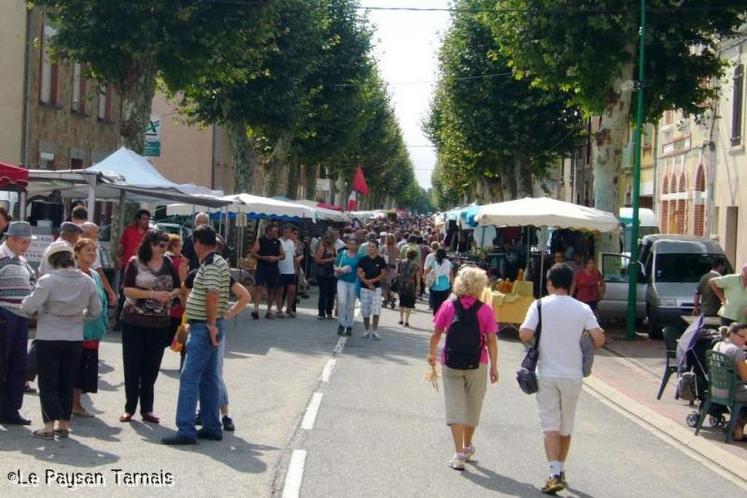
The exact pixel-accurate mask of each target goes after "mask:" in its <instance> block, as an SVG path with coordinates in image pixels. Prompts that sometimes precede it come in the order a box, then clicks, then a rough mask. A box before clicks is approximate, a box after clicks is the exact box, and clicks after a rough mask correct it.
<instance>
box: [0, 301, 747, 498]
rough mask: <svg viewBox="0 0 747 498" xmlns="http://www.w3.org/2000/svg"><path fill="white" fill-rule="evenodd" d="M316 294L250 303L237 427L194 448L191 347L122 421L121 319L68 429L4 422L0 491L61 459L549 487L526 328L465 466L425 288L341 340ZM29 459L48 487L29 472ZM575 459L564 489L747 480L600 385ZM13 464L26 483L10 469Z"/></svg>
mask: <svg viewBox="0 0 747 498" xmlns="http://www.w3.org/2000/svg"><path fill="white" fill-rule="evenodd" d="M311 304H315V295H314V294H312V299H309V300H305V301H303V308H299V317H298V318H297V319H295V320H290V319H286V320H284V321H282V320H275V321H269V320H259V321H252V320H251V319H250V318H249V314H248V312H247V313H245V314H244V315H242V317H241V318H240V319H239V320H238V321H237V323H236V324H233V323H231V324H229V327H228V343H227V352H226V362H225V378H226V382H227V384H228V389H229V397H230V407H231V415H232V416H233V417H234V421H235V422H236V426H237V430H236V432H235V433H233V434H231V433H224V439H223V441H222V442H211V441H202V442H200V443H199V444H198V445H197V446H196V447H187V448H173V447H166V446H162V445H161V444H159V440H160V438H161V437H162V436H164V435H168V434H170V433H171V431H172V430H173V427H174V423H173V417H174V413H175V405H176V393H177V390H178V378H177V369H178V355H177V354H175V353H173V352H171V351H167V352H166V354H165V357H164V362H163V367H162V369H161V375H160V377H159V379H158V382H157V384H156V388H157V392H156V413H157V414H159V415H160V416H161V417H162V424H161V425H150V424H145V423H142V422H141V421H139V420H137V421H134V422H132V423H131V424H120V423H119V422H118V421H117V418H118V416H119V414H120V412H121V410H122V408H123V402H124V393H123V381H122V366H121V352H120V344H119V342H120V341H119V339H120V336H119V334H118V333H111V334H110V335H109V336H108V337H107V338H106V340H105V343H104V344H102V349H101V358H102V362H103V365H102V368H101V375H102V380H101V382H100V391H99V393H98V394H96V395H93V396H92V399H93V407H94V410H93V411H94V413H96V414H97V418H95V419H90V420H88V419H78V418H76V419H74V420H73V434H72V435H71V437H70V439H68V440H61V441H54V442H49V443H47V442H42V441H39V440H37V439H34V438H32V437H31V436H30V432H31V429H30V428H18V427H5V429H4V430H3V431H2V432H0V442H1V443H0V452H1V454H2V457H1V458H2V459H1V460H0V461H1V462H2V465H1V466H0V470H2V472H3V473H2V482H1V483H0V494H2V495H3V496H9V495H10V493H13V494H17V495H18V496H29V495H31V494H34V495H35V496H37V495H44V496H47V495H49V496H51V495H53V494H54V495H57V494H58V493H59V492H60V487H74V484H73V482H72V481H71V478H72V477H73V476H72V475H70V474H67V475H65V474H63V473H72V472H78V473H92V474H91V475H92V476H96V474H95V473H97V472H99V473H101V478H102V479H103V484H102V481H99V484H100V486H105V488H104V489H102V488H101V487H87V486H84V485H78V486H77V488H78V489H77V491H78V492H81V493H83V495H84V496H93V495H101V494H102V492H106V493H108V494H111V495H112V496H131V495H141V494H143V493H145V494H146V495H148V496H151V495H152V496H176V495H184V493H189V494H193V495H196V496H219V495H220V496H281V495H283V492H284V491H285V494H286V496H297V495H296V494H294V491H296V490H298V489H299V488H298V486H300V496H303V497H322V496H334V497H345V496H394V495H399V496H453V495H461V496H489V495H495V494H496V493H497V494H498V496H541V495H540V494H539V492H538V486H539V485H540V484H541V483H542V481H543V480H544V478H545V474H546V465H545V462H544V455H543V451H542V442H541V436H540V432H539V427H538V422H537V415H536V409H535V405H534V399H533V397H529V396H526V395H524V394H522V393H521V392H520V391H519V389H518V388H517V386H516V385H515V381H514V378H513V372H514V370H515V368H516V365H517V364H518V363H519V361H520V355H521V352H522V346H521V345H520V344H519V343H518V342H517V341H516V338H515V335H512V334H511V333H510V332H509V333H506V334H505V336H502V337H501V340H500V341H499V351H500V352H499V357H500V375H501V378H500V382H499V384H498V385H497V386H496V387H491V388H489V389H488V394H487V396H486V399H485V404H484V407H483V414H482V422H481V426H480V427H479V428H478V430H477V434H476V439H475V442H476V446H477V455H476V460H477V461H476V462H475V463H474V464H471V465H468V467H467V471H466V472H463V473H462V472H457V471H454V470H452V469H450V468H448V466H447V462H448V459H449V458H450V457H451V454H452V451H453V448H452V445H451V440H450V436H449V433H448V430H447V427H446V426H445V425H444V423H443V417H444V415H443V398H442V394H441V393H440V392H439V393H437V392H435V391H434V389H433V388H432V387H431V385H430V384H429V383H428V382H427V381H426V380H425V378H424V374H425V372H426V370H427V364H426V362H425V361H424V356H425V352H426V351H427V341H428V334H429V332H428V330H429V324H430V314H429V313H428V312H427V311H426V310H424V308H425V307H426V305H425V303H422V302H419V303H418V308H419V309H418V311H417V312H416V313H415V315H413V317H412V324H413V327H412V328H411V329H404V328H403V327H400V326H398V325H396V322H397V320H398V319H399V315H398V313H395V312H394V311H391V310H386V311H384V312H383V315H382V324H381V334H382V338H383V340H382V341H374V340H371V339H362V338H361V337H360V332H361V329H362V326H361V325H360V323H359V322H357V323H356V329H355V331H354V335H353V337H351V338H348V339H347V340H345V341H342V342H341V343H340V344H338V336H337V335H336V334H335V328H336V327H335V322H332V321H323V322H321V321H317V320H316V319H315V316H314V315H315V310H314V309H313V308H312V307H311V306H310V305H311ZM336 347H338V348H339V349H342V351H341V353H338V354H335V353H334V350H335V348H336ZM330 360H331V361H330ZM315 393H319V394H315ZM307 406H308V407H309V409H308V410H307ZM317 408H318V413H317V412H316V409H317ZM24 412H25V414H26V415H28V416H30V417H31V418H32V419H34V422H35V423H38V422H39V419H40V414H39V407H38V400H37V398H36V396H27V397H26V399H25V404H24ZM306 412H308V413H306ZM136 418H138V417H136ZM294 450H295V451H294ZM304 452H305V453H304ZM303 456H305V459H304V458H303ZM114 469H121V471H115V470H114ZM732 470H733V471H737V470H738V469H732ZM31 473H36V474H37V476H38V480H39V482H38V483H37V484H36V485H35V486H34V485H30V484H28V483H29V482H31V481H32V479H30V474H31ZM135 473H149V474H154V473H155V480H153V477H154V476H150V477H149V479H150V483H151V486H149V485H148V480H143V477H142V476H136V475H134V474H135ZM169 473H170V475H171V477H169V476H168V474H169ZM567 473H568V480H569V489H568V490H566V491H565V492H562V493H561V495H564V496H578V497H587V496H595V497H602V496H604V497H624V496H636V495H644V496H652V495H656V496H678V497H688V496H692V497H699V496H705V495H712V496H720V497H732V496H734V497H737V496H743V495H744V490H745V483H744V481H742V482H741V483H740V482H735V481H734V479H726V478H724V477H722V476H720V475H718V474H717V473H715V472H713V471H712V470H710V469H709V468H708V467H706V466H703V465H702V464H701V463H699V462H698V461H697V460H696V459H694V458H691V457H690V456H688V455H686V454H685V453H683V452H681V451H680V450H678V449H677V448H676V447H674V446H671V445H670V444H667V443H666V442H665V441H664V440H663V439H662V438H661V436H657V435H655V434H653V433H651V432H649V431H648V430H646V429H644V428H642V427H641V426H640V425H638V424H636V423H633V422H631V421H630V420H629V419H628V418H626V417H624V416H622V415H621V414H620V413H618V412H617V411H616V410H614V409H612V408H610V407H609V406H607V405H606V404H604V403H602V402H600V401H598V400H597V399H596V398H595V397H593V396H592V395H590V394H589V393H588V392H587V391H585V392H584V394H583V395H582V398H581V401H580V404H579V409H578V417H577V421H576V433H575V437H574V444H573V446H572V449H571V455H570V458H569V463H568V465H567ZM742 475H744V474H742ZM6 476H7V477H6ZM14 478H19V479H20V481H21V482H26V483H27V485H25V486H22V485H20V484H12V483H11V482H10V481H9V480H10V479H14ZM48 479H51V481H52V482H49V483H48V482H46V481H47V480H48ZM128 479H130V480H129V481H128ZM138 479H140V480H139V481H138ZM169 480H173V484H172V485H169V484H168V481H169ZM126 482H129V483H138V482H139V484H140V485H139V486H128V485H126V484H125V483H126ZM154 483H155V484H154ZM159 483H160V485H159ZM104 490H105V491H104Z"/></svg>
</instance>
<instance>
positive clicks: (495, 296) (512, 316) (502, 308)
mask: <svg viewBox="0 0 747 498" xmlns="http://www.w3.org/2000/svg"><path fill="white" fill-rule="evenodd" d="M480 300H481V301H482V302H484V303H487V304H489V305H490V306H492V307H493V311H494V312H495V320H496V321H497V322H499V323H522V322H523V321H524V317H526V314H527V310H528V309H529V305H531V304H532V302H533V301H534V286H533V284H532V282H528V281H517V282H514V288H513V292H512V293H511V294H504V293H502V292H498V291H494V290H492V289H490V288H488V287H486V288H485V289H484V290H483V292H482V297H481V298H480Z"/></svg>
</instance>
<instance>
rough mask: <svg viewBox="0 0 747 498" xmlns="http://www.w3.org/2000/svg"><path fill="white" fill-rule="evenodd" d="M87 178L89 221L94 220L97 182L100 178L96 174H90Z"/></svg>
mask: <svg viewBox="0 0 747 498" xmlns="http://www.w3.org/2000/svg"><path fill="white" fill-rule="evenodd" d="M86 180H87V182H88V204H87V208H88V221H93V218H94V215H95V213H94V211H95V210H96V183H97V181H98V179H97V178H96V176H94V175H89V176H88V177H87V178H86ZM123 212H124V211H123Z"/></svg>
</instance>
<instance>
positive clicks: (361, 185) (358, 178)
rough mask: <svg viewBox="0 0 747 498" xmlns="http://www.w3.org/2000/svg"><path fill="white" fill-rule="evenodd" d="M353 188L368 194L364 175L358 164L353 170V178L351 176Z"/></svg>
mask: <svg viewBox="0 0 747 498" xmlns="http://www.w3.org/2000/svg"><path fill="white" fill-rule="evenodd" d="M353 190H356V191H358V192H360V193H361V194H363V195H366V194H368V185H367V184H366V177H364V176H363V168H361V167H360V166H358V169H357V170H356V172H355V178H353Z"/></svg>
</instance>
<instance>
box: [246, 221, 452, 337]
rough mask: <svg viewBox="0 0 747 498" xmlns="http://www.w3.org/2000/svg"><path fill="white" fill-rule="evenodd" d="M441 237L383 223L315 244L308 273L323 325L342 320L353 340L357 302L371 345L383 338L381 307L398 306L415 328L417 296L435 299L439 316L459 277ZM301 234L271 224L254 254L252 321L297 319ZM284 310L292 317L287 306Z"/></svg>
mask: <svg viewBox="0 0 747 498" xmlns="http://www.w3.org/2000/svg"><path fill="white" fill-rule="evenodd" d="M441 239H442V236H441V234H440V233H439V232H438V230H436V228H435V227H434V226H433V225H432V223H431V222H430V221H429V220H426V219H420V220H419V221H416V222H413V221H412V220H408V222H407V223H406V224H405V223H402V222H401V221H400V222H397V221H389V220H376V221H372V222H369V223H367V224H365V225H359V226H358V227H353V226H348V227H345V228H343V229H340V230H336V229H333V228H328V229H327V230H326V231H325V232H324V233H323V234H322V235H321V236H320V237H315V238H313V239H311V241H310V244H309V245H310V248H309V252H308V254H309V259H310V260H311V261H310V262H309V263H310V264H308V265H306V266H305V267H306V268H308V269H309V272H310V275H309V277H310V278H311V279H313V280H314V281H315V282H316V284H317V286H318V288H319V296H318V303H317V310H318V315H317V318H318V319H319V320H332V319H335V317H336V319H337V333H338V334H339V335H341V336H350V335H352V333H353V321H354V314H355V305H356V302H358V301H360V304H361V316H362V317H363V331H362V333H361V334H362V336H363V337H364V338H369V337H372V338H374V339H381V336H380V334H379V332H378V325H379V318H380V316H381V310H382V306H387V305H388V306H390V307H391V308H392V309H394V308H395V307H396V306H397V300H399V312H400V321H399V324H400V325H403V326H405V327H409V326H410V316H411V313H412V310H413V309H414V308H415V305H416V301H417V298H418V297H424V296H425V294H426V289H430V292H429V293H428V298H429V302H428V305H429V307H430V308H431V309H432V310H433V312H434V313H435V311H436V310H437V309H438V307H439V306H440V305H441V303H442V302H443V301H444V300H445V299H446V298H447V297H448V295H449V293H450V292H451V285H452V281H453V270H452V265H451V262H450V261H449V260H448V259H447V257H446V251H445V250H444V249H443V248H442V247H441ZM298 244H299V230H298V228H297V227H296V226H294V225H287V226H282V227H278V226H276V225H274V224H267V225H266V226H265V227H264V230H263V234H262V235H261V236H260V237H258V238H257V240H256V241H255V242H254V244H253V246H252V249H251V256H252V257H253V258H254V259H255V260H256V270H255V277H254V281H255V290H256V296H257V299H256V300H255V302H254V310H253V312H252V317H253V318H254V319H259V318H260V304H261V303H265V305H266V306H265V313H264V318H266V319H270V320H272V319H276V318H286V317H288V318H295V316H296V314H295V309H294V306H295V303H296V286H297V284H298V273H299V267H301V266H302V265H303V264H304V253H303V251H299V246H298ZM284 303H285V310H283V306H284Z"/></svg>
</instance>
